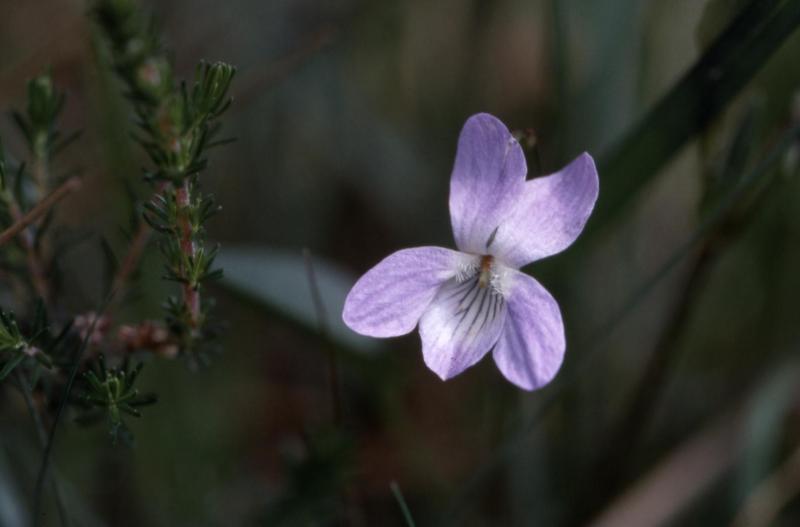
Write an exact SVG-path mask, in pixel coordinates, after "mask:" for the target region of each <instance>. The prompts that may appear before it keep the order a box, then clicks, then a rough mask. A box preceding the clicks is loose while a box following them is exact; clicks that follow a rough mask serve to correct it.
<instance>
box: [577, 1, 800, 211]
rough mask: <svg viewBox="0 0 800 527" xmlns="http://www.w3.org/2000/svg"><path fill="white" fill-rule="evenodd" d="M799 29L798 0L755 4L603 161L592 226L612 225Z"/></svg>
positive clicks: (742, 13) (738, 16)
mask: <svg viewBox="0 0 800 527" xmlns="http://www.w3.org/2000/svg"><path fill="white" fill-rule="evenodd" d="M798 24H800V2H798V1H797V0H752V1H750V2H749V3H748V5H747V6H746V7H744V8H743V9H742V10H741V11H740V12H739V14H738V15H737V16H736V17H735V18H734V19H733V21H732V22H731V23H730V24H729V25H728V27H727V28H726V29H725V31H723V32H722V33H721V34H720V35H719V37H717V38H716V39H715V40H714V42H713V43H712V44H711V46H710V47H709V48H708V50H707V51H706V52H705V53H704V54H703V56H702V57H701V58H700V59H699V60H698V61H697V63H696V64H695V65H694V66H693V67H692V68H691V69H690V70H689V71H688V72H687V73H686V74H685V75H684V77H683V78H682V79H681V80H680V81H679V82H678V83H677V84H676V85H675V86H674V87H673V88H672V89H671V90H670V91H669V92H668V93H667V94H666V95H665V96H664V97H663V98H662V99H661V100H660V101H659V102H658V103H657V104H656V105H655V106H654V107H653V108H652V109H651V110H650V111H649V112H648V113H647V114H646V115H645V116H644V118H643V119H642V120H641V121H640V122H639V123H638V124H636V125H635V126H633V127H632V128H631V129H630V130H629V131H628V133H627V134H626V135H625V136H624V137H623V138H622V140H621V141H620V142H619V143H617V145H616V147H614V148H613V149H611V151H609V152H607V153H606V155H604V156H602V158H601V159H600V160H599V163H598V166H599V173H600V177H601V178H602V187H603V188H605V189H606V190H605V191H603V192H601V193H600V197H599V199H598V202H597V207H596V209H595V213H594V214H593V217H592V220H591V223H592V224H594V225H595V226H597V225H600V224H603V223H605V222H606V221H608V220H610V219H612V218H613V217H614V216H615V215H616V214H618V213H619V212H621V211H622V210H624V209H625V207H626V205H628V204H629V203H630V202H631V201H632V200H633V198H634V197H635V196H636V194H637V193H638V192H639V191H640V190H641V189H642V187H644V186H645V184H647V183H648V182H649V181H650V180H651V179H652V178H653V177H654V176H655V174H656V172H657V171H658V170H659V169H660V168H661V167H662V166H663V165H664V164H665V163H666V162H667V161H669V160H670V159H671V158H672V156H673V155H674V154H676V153H677V152H678V150H679V149H680V148H681V147H683V146H684V145H685V144H686V143H687V142H688V141H689V139H691V138H692V137H694V136H695V135H696V134H697V133H698V132H701V131H702V130H704V129H705V128H706V127H707V126H708V125H709V124H710V123H711V121H712V120H713V119H714V118H716V117H717V116H718V115H719V114H720V112H722V110H724V109H725V107H726V106H727V104H728V103H729V102H730V101H731V99H733V97H734V96H736V94H737V93H739V91H740V90H741V89H742V88H743V87H744V86H745V85H746V84H747V82H748V81H749V80H750V79H751V78H752V77H753V76H754V75H755V74H756V73H757V72H758V71H759V70H760V69H761V67H762V66H763V65H764V64H765V63H766V62H767V59H768V58H769V57H770V56H771V55H772V53H773V52H774V51H775V50H777V49H778V47H779V46H780V45H781V44H782V43H783V42H784V41H785V40H786V38H787V37H788V36H789V35H791V34H792V33H793V32H794V30H795V29H796V28H797V25H798Z"/></svg>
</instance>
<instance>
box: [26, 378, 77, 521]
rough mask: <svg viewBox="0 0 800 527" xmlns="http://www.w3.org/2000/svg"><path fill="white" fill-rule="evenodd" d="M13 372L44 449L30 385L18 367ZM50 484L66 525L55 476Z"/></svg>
mask: <svg viewBox="0 0 800 527" xmlns="http://www.w3.org/2000/svg"><path fill="white" fill-rule="evenodd" d="M15 373H16V376H17V384H19V389H20V392H21V393H22V397H23V399H25V406H27V407H28V413H30V415H31V420H32V421H33V425H34V428H35V429H36V436H37V437H38V438H39V444H40V445H41V446H42V449H44V448H45V447H46V445H47V432H45V428H44V423H43V422H42V417H41V416H40V415H39V412H38V411H37V410H36V405H34V403H33V394H32V390H31V386H30V384H29V383H28V380H27V378H26V376H25V374H24V373H22V371H20V368H17V370H16V371H15ZM50 484H51V485H52V487H53V495H54V496H55V499H56V507H57V508H58V518H59V521H60V522H61V525H62V526H66V525H68V520H67V511H66V508H65V507H64V500H63V498H62V497H61V489H60V488H59V487H58V481H56V478H55V477H52V478H50Z"/></svg>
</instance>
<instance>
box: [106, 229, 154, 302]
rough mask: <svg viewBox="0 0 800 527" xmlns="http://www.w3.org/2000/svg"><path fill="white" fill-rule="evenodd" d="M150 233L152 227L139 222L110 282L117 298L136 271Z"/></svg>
mask: <svg viewBox="0 0 800 527" xmlns="http://www.w3.org/2000/svg"><path fill="white" fill-rule="evenodd" d="M151 234H152V229H150V226H149V225H148V224H147V223H145V222H141V223H139V227H138V228H137V230H136V233H135V234H134V235H133V238H132V239H131V243H130V245H129V246H128V252H127V253H126V254H125V259H124V260H123V261H122V265H120V266H119V270H118V271H117V274H116V275H115V276H114V280H113V281H112V282H111V290H112V291H114V292H115V294H116V295H117V298H122V297H123V296H124V294H123V290H124V289H125V287H126V286H127V284H128V280H129V279H130V277H131V275H132V274H133V273H134V271H136V268H137V267H138V265H139V261H140V260H141V259H142V254H143V253H144V250H145V248H146V247H147V242H148V241H150V235H151Z"/></svg>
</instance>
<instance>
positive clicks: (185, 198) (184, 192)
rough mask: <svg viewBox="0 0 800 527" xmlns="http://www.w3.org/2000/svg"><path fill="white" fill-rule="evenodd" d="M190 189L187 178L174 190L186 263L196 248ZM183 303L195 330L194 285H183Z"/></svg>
mask: <svg viewBox="0 0 800 527" xmlns="http://www.w3.org/2000/svg"><path fill="white" fill-rule="evenodd" d="M191 192H192V187H191V181H190V180H189V178H188V177H187V178H184V180H183V184H182V185H181V186H179V187H177V188H176V189H175V200H176V201H177V203H178V208H179V209H180V210H181V219H180V231H181V232H180V248H181V252H183V256H184V259H185V260H186V261H187V262H188V261H191V260H193V259H194V258H195V255H196V251H197V246H196V245H195V243H194V239H193V237H192V225H191V220H190V219H189V209H190V207H191V204H192V201H191V200H192V195H191ZM183 301H184V303H185V304H186V310H187V311H188V314H189V326H190V327H191V328H192V329H197V328H198V327H199V326H200V318H201V312H200V291H199V290H198V288H197V287H196V284H191V283H188V282H187V283H184V284H183Z"/></svg>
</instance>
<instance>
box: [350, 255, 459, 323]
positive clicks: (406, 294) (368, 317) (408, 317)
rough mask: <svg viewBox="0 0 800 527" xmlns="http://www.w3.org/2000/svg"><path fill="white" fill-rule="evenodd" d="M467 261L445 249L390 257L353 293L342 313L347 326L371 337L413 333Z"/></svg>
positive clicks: (358, 284)
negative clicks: (434, 300) (447, 283)
mask: <svg viewBox="0 0 800 527" xmlns="http://www.w3.org/2000/svg"><path fill="white" fill-rule="evenodd" d="M464 258H466V255H463V254H461V253H459V252H457V251H453V250H450V249H444V248H441V247H419V248H416V249H403V250H402V251H397V252H396V253H394V254H391V255H389V256H387V257H386V258H384V259H383V261H381V262H380V263H379V264H378V265H376V266H375V267H373V268H372V269H370V270H369V271H368V272H367V273H366V274H365V275H364V276H362V277H361V278H360V279H359V280H358V282H356V285H354V286H353V289H351V290H350V293H349V294H348V295H347V299H346V300H345V303H344V310H343V312H342V319H343V320H344V323H345V324H347V325H348V326H349V327H350V329H352V330H353V331H355V332H357V333H361V334H362V335H367V336H369V337H396V336H398V335H404V334H406V333H409V332H410V331H411V330H413V329H414V327H415V326H416V325H417V322H418V321H419V317H420V316H422V313H423V312H424V311H425V309H426V308H427V307H428V305H429V304H430V303H431V300H433V297H434V296H435V295H436V291H437V290H438V289H439V286H440V285H441V284H442V283H443V282H444V281H446V280H448V279H450V278H452V277H454V276H455V275H456V273H457V272H458V270H459V268H460V267H459V266H460V265H462V263H463V261H464Z"/></svg>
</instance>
